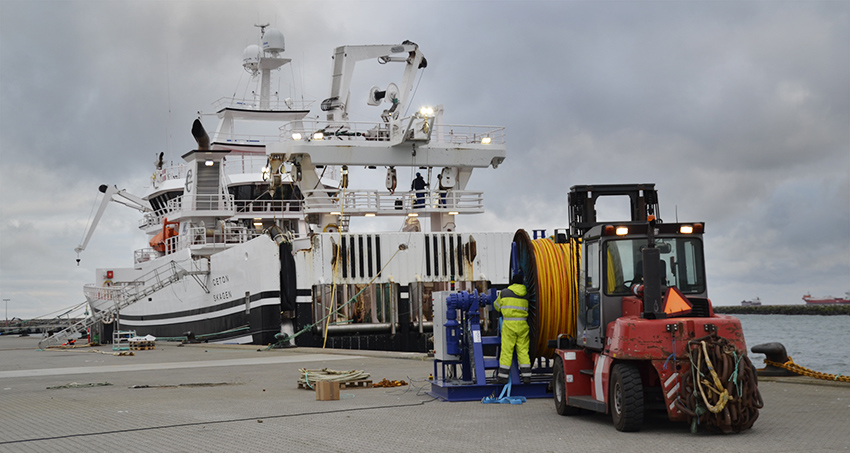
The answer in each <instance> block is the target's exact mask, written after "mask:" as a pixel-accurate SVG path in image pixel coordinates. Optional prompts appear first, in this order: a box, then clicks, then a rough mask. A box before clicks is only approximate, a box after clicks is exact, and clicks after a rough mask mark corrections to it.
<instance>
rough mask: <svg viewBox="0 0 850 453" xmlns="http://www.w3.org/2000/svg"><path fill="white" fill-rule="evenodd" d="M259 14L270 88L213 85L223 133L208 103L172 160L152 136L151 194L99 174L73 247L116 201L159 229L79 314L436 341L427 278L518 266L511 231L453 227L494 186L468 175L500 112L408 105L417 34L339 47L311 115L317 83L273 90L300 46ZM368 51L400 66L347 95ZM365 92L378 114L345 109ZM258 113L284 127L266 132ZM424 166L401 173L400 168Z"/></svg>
mask: <svg viewBox="0 0 850 453" xmlns="http://www.w3.org/2000/svg"><path fill="white" fill-rule="evenodd" d="M257 27H259V28H260V33H259V40H258V42H257V44H252V45H250V46H248V47H247V48H246V49H245V50H244V51H243V61H242V65H243V68H244V69H245V70H246V71H247V72H248V73H249V74H250V75H251V76H252V80H255V81H256V83H257V85H258V86H259V89H258V90H254V91H251V90H245V92H248V91H250V92H251V95H250V96H248V97H246V98H240V99H237V98H221V99H219V100H218V101H217V102H216V103H215V104H214V105H215V106H216V109H217V110H216V112H215V116H216V117H217V118H218V124H217V125H216V126H215V127H214V128H211V129H210V130H211V131H212V133H207V127H205V126H204V124H203V121H202V120H203V117H202V116H199V118H198V119H197V120H196V121H195V122H194V124H193V125H192V128H191V132H192V135H193V136H194V138H195V140H196V142H197V148H196V149H193V150H189V151H188V152H186V153H185V154H183V156H182V159H183V162H179V163H166V162H165V159H164V158H163V154H159V157H158V158H156V159H155V162H154V168H153V176H152V178H151V184H150V188H149V189H148V190H147V192H146V193H145V194H144V195H142V196H136V195H133V194H130V193H128V192H127V191H126V190H123V189H119V188H118V187H117V186H114V185H112V186H110V185H108V184H104V185H102V186H101V187H100V191H101V192H103V199H102V203H101V205H100V209H99V210H98V211H97V214H96V215H95V216H94V220H93V222H92V223H91V225H90V226H89V227H88V231H87V234H85V235H84V240H83V242H82V243H81V244H80V245H79V246H78V247H77V248H76V251H77V253H78V261H79V254H80V253H81V252H83V251H84V250H85V249H86V247H87V246H88V243H89V240H90V239H91V237H92V233H93V231H94V229H95V226H96V224H97V222H98V221H99V219H100V218H101V216H102V215H103V211H104V208H105V207H106V205H108V204H109V203H111V202H118V203H120V204H124V205H127V206H130V207H133V208H135V209H138V210H139V211H140V213H141V219H140V221H139V225H138V227H139V229H141V230H142V232H143V233H144V234H145V235H146V236H147V238H148V243H149V245H150V246H149V247H145V248H143V249H139V250H135V251H133V253H132V255H133V265H132V266H129V267H103V268H97V269H96V271H95V281H94V282H93V283H90V284H86V285H85V286H84V288H83V292H84V294H85V297H86V300H87V302H88V303H89V305H90V307H91V309H92V310H91V311H92V313H93V314H94V315H93V318H92V319H89V320H88V321H87V324H86V327H88V328H89V329H90V331H93V330H97V331H98V334H99V338H100V339H101V341H105V342H108V341H109V338H110V337H111V336H114V335H116V332H133V333H134V334H136V335H139V336H145V335H152V336H154V337H156V338H158V339H161V340H169V339H173V340H181V341H203V342H218V343H239V344H262V345H279V346H293V345H294V346H327V347H336V348H350V349H379V350H397V351H428V350H431V349H433V344H432V341H433V340H432V331H433V316H432V309H431V293H432V292H435V291H444V290H469V291H472V290H479V291H482V292H483V291H487V290H489V289H491V288H495V289H500V288H504V287H506V286H507V283H508V279H509V275H508V272H509V268H510V265H509V260H510V258H509V257H510V247H511V245H510V244H511V242H512V238H513V233H498V232H463V233H461V232H460V231H461V230H459V229H458V228H457V220H458V219H459V218H460V217H462V216H465V215H474V214H481V213H483V212H484V194H483V192H481V191H475V190H470V189H469V188H468V187H467V185H468V183H469V181H470V176H471V174H472V172H473V171H474V170H476V169H484V168H492V169H495V168H497V167H498V166H499V165H500V164H501V163H502V162H503V161H504V159H505V157H506V146H505V129H504V127H501V126H471V125H452V124H445V123H444V121H443V115H444V109H443V107H442V106H440V105H437V106H425V107H423V108H421V109H419V110H415V111H414V113H412V114H408V113H407V112H408V108H409V107H410V104H411V101H412V97H413V95H414V94H415V90H414V82H415V81H416V80H417V77H418V78H420V81H421V72H422V70H423V69H424V68H425V67H426V66H427V60H426V59H425V57H424V54H423V52H422V50H421V49H420V48H419V46H418V45H417V44H416V43H413V42H411V41H403V42H402V43H400V44H390V45H362V46H361V45H355V46H341V47H338V48H336V49H335V50H334V53H333V57H332V58H333V63H332V74H331V83H330V85H331V90H330V95H329V96H328V97H327V98H326V99H325V100H324V101H322V102H321V103H320V105H319V108H320V112H319V113H318V114H316V113H314V114H312V115H310V113H311V111H312V106H313V104H314V102H313V101H305V100H293V99H292V98H285V99H282V100H281V99H280V95H278V94H276V93H272V92H271V89H270V87H271V86H274V85H273V83H272V82H271V79H272V78H273V77H276V76H278V75H279V74H278V73H279V72H280V71H279V68H281V67H283V66H285V65H287V64H290V63H291V60H290V59H288V58H285V57H284V53H285V46H284V37H283V34H282V33H281V32H280V31H279V30H277V29H275V28H272V27H270V26H269V25H268V24H264V25H258V26H257ZM369 63H371V64H372V65H373V66H376V67H378V66H382V67H381V68H380V69H382V70H384V71H385V72H387V71H390V70H392V71H394V72H393V74H395V75H394V76H393V77H395V78H394V79H393V80H395V81H394V82H392V83H389V84H388V85H386V86H383V87H378V86H373V87H372V88H371V89H369V90H368V92H366V93H361V94H360V95H359V96H352V94H351V92H350V91H351V86H352V78H353V75H354V70H355V64H357V65H358V67H359V66H364V65H367V64H369ZM393 68H395V69H393ZM370 69H371V68H370ZM399 70H400V71H399ZM398 72H400V73H401V74H400V75H399V74H398ZM356 99H361V100H362V104H364V105H362V106H361V108H363V109H366V110H369V111H373V112H374V115H373V116H372V117H371V118H370V119H371V121H365V122H360V121H353V120H351V119H349V116H350V114H351V111H350V110H351V109H350V106H352V105H354V103H355V102H356V101H355V100H356ZM323 115H324V118H323V117H322V116H323ZM261 126H264V127H266V128H269V127H271V128H273V133H272V134H263V133H258V132H256V131H258V130H260V129H261ZM187 129H188V127H187ZM414 173H415V174H416V178H415V180H414V182H413V183H411V188H410V190H408V189H407V183H406V182H399V178H402V177H407V178H411V179H413V175H414ZM411 179H408V180H411ZM417 180H418V181H421V182H420V183H417V182H416V181H417ZM375 181H377V184H375V183H374V182H375ZM356 182H363V183H365V184H364V185H365V186H366V187H357V186H356V184H355V183H356ZM370 182H371V183H372V184H371V185H370V184H369V183H370ZM381 182H383V183H384V184H383V185H381ZM375 186H377V187H375ZM379 221H380V223H378V222H379ZM376 224H379V225H387V224H390V225H393V224H394V225H395V226H397V228H395V229H389V228H387V227H384V230H388V231H380V230H377V228H376V227H375V225H376ZM358 226H360V228H359V230H362V231H358V228H357V227H358ZM95 320H97V321H95Z"/></svg>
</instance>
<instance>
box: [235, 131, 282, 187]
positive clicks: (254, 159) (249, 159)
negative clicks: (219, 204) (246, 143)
mask: <svg viewBox="0 0 850 453" xmlns="http://www.w3.org/2000/svg"><path fill="white" fill-rule="evenodd" d="M274 139H275V140H277V137H274ZM267 162H268V157H266V154H265V152H263V154H256V155H245V154H242V155H239V154H236V155H233V154H228V155H227V157H225V159H224V162H223V164H224V165H223V166H224V172H225V174H228V175H239V174H245V173H258V174H262V172H263V167H265V166H266V163H267ZM252 182H253V181H252Z"/></svg>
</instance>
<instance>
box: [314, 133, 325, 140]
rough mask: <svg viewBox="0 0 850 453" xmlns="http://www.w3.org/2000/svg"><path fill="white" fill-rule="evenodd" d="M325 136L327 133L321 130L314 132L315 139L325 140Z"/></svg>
mask: <svg viewBox="0 0 850 453" xmlns="http://www.w3.org/2000/svg"><path fill="white" fill-rule="evenodd" d="M324 138H325V134H323V133H321V132H315V133H313V140H323V139H324Z"/></svg>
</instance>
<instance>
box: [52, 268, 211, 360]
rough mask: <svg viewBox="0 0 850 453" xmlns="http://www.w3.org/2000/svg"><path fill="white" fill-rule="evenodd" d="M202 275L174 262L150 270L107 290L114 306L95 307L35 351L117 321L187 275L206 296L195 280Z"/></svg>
mask: <svg viewBox="0 0 850 453" xmlns="http://www.w3.org/2000/svg"><path fill="white" fill-rule="evenodd" d="M205 274H209V271H208V270H191V271H190V270H187V269H185V268H183V267H181V266H180V265H179V264H177V263H176V262H174V261H171V262H169V263H167V264H164V265H162V266H160V267H158V268H156V269H153V270H152V271H150V272H148V273H147V274H145V275H143V276H141V277H139V278H137V279H135V280H133V281H132V282H130V283H129V284H127V285H124V286H121V287H118V288H109V290H110V291H109V292H108V294H106V295H105V298H108V299H111V300H112V301H113V305H111V306H107V305H104V306H101V307H97V310H95V307H92V314H91V316H89V317H86V318H83V319H81V320H79V321H77V322H75V323H74V324H71V325H70V326H69V327H66V328H65V329H62V330H61V331H59V332H56V333H54V334H53V335H50V336H48V337H46V338H43V339H42V340H41V341H39V342H38V348H39V349H45V348H48V347H50V346H57V345H61V344H63V343H65V342H66V341H67V340H68V339H70V338H71V337H72V336H73V335H74V334H75V333H77V332H85V331H86V330H87V329H88V328H90V327H92V326H94V325H95V324H97V323H98V322H101V321H103V320H104V319H117V318H118V313H119V312H120V311H121V310H123V309H124V308H127V307H129V306H130V305H133V304H134V303H136V302H138V301H140V300H143V299H145V298H147V297H149V296H150V295H152V294H153V293H155V292H157V291H159V290H161V289H163V288H165V287H167V286H168V285H171V284H172V283H176V282H179V281H180V280H181V279H183V277H185V276H187V275H191V276H192V277H193V278H194V279H195V280H196V281H197V282H198V284H200V285H201V287H203V288H204V290H205V291H206V292H209V290H208V289H207V288H206V285H205V284H204V283H203V282H202V281H201V279H199V278H198V275H205ZM103 289H106V288H103ZM103 289H102V290H103Z"/></svg>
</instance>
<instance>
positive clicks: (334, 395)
mask: <svg viewBox="0 0 850 453" xmlns="http://www.w3.org/2000/svg"><path fill="white" fill-rule="evenodd" d="M313 386H314V387H316V401H334V400H338V399H339V382H332V381H319V382H317V383H316V384H313Z"/></svg>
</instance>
